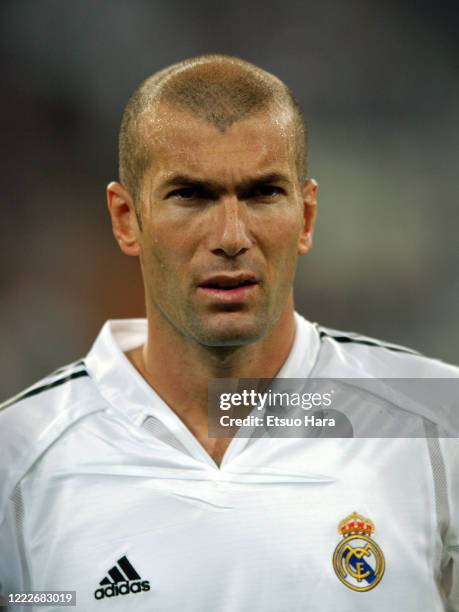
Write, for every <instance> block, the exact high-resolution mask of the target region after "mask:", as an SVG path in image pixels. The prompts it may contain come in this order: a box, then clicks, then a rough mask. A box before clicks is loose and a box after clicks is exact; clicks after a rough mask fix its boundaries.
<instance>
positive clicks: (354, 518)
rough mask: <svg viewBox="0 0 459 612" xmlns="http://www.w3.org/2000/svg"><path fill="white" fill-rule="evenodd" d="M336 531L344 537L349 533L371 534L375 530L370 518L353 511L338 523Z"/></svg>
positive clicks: (349, 534)
mask: <svg viewBox="0 0 459 612" xmlns="http://www.w3.org/2000/svg"><path fill="white" fill-rule="evenodd" d="M338 531H339V533H341V534H342V535H343V536H344V537H347V536H351V535H365V536H371V534H372V533H374V531H375V526H374V523H373V521H370V519H367V518H365V517H363V516H362V515H361V514H358V513H357V512H353V513H352V514H350V515H349V516H346V518H345V519H343V520H342V521H341V522H340V523H339V525H338Z"/></svg>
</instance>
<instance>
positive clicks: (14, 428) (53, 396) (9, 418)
mask: <svg viewBox="0 0 459 612" xmlns="http://www.w3.org/2000/svg"><path fill="white" fill-rule="evenodd" d="M101 403H102V400H101V398H100V395H99V394H98V392H97V389H96V387H95V385H94V383H93V382H92V380H91V378H90V377H89V374H88V371H87V369H86V366H85V363H84V361H78V362H75V363H73V364H70V365H68V366H65V367H63V368H60V369H58V370H56V371H55V372H53V373H52V374H50V375H48V376H46V377H45V378H43V379H41V380H40V381H38V382H37V383H35V384H34V385H32V386H31V387H29V388H27V389H26V390H24V391H23V392H21V393H19V394H18V395H16V396H14V397H12V398H11V399H9V400H7V401H6V402H4V403H3V404H0V523H1V520H2V511H3V509H4V505H5V503H6V499H7V498H8V495H9V494H10V492H11V490H12V488H13V487H14V486H15V485H16V484H17V482H18V481H19V480H20V479H21V478H22V477H23V475H24V474H25V473H26V472H27V471H28V469H29V468H30V467H31V465H32V464H33V463H34V462H35V461H36V460H37V459H38V457H40V456H41V455H42V454H43V453H44V452H45V451H46V449H47V448H48V447H49V446H50V445H51V444H52V443H53V442H54V441H55V440H56V439H57V438H58V437H59V436H60V435H62V433H63V432H64V431H65V430H66V429H68V428H69V427H71V426H72V425H73V424H74V423H75V422H76V421H78V420H79V419H81V418H83V417H84V416H86V415H87V414H90V413H91V412H94V411H96V410H100V409H101Z"/></svg>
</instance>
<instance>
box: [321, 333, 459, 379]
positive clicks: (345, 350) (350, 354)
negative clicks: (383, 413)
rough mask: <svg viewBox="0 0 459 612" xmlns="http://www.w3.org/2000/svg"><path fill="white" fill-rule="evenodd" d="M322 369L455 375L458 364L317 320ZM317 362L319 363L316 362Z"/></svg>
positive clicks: (396, 374) (382, 374) (402, 375)
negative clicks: (341, 329) (318, 323)
mask: <svg viewBox="0 0 459 612" xmlns="http://www.w3.org/2000/svg"><path fill="white" fill-rule="evenodd" d="M316 330H317V332H318V335H319V338H320V358H319V364H320V367H321V369H326V370H327V371H330V370H335V374H332V373H329V374H327V375H328V376H346V377H347V376H355V377H375V378H458V377H459V367H457V366H454V365H451V364H448V363H445V362H443V361H441V360H439V359H433V358H431V357H427V356H425V355H422V354H421V353H419V352H417V351H415V350H413V349H410V348H408V347H405V346H401V345H398V344H393V343H390V342H384V341H383V340H379V339H376V338H372V337H370V336H364V335H362V334H358V333H355V332H348V331H340V330H337V329H332V328H330V327H324V326H321V325H317V324H316ZM319 364H318V365H319Z"/></svg>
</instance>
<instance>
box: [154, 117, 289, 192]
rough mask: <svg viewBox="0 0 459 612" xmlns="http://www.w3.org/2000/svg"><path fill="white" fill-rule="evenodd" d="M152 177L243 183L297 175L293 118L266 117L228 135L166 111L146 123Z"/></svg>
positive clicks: (228, 131) (230, 129)
mask: <svg viewBox="0 0 459 612" xmlns="http://www.w3.org/2000/svg"><path fill="white" fill-rule="evenodd" d="M144 126H145V129H144V138H145V143H144V144H145V145H146V147H147V150H149V152H150V158H151V165H150V170H149V174H150V176H151V175H152V176H153V177H154V178H155V179H157V180H158V181H160V180H162V179H164V180H167V178H168V176H169V175H171V174H174V173H184V174H186V173H189V174H191V175H193V176H195V177H197V178H208V179H210V178H215V179H218V180H228V181H231V180H241V179H243V178H244V177H247V178H248V177H250V176H253V175H256V174H260V173H265V172H283V173H284V174H287V175H289V174H290V173H292V180H293V173H295V152H294V138H293V128H292V121H291V118H290V116H289V114H288V112H283V113H282V112H279V113H275V112H272V111H271V112H263V113H259V114H257V115H253V116H251V117H248V118H246V119H242V120H240V121H237V122H235V123H233V124H232V125H231V126H230V127H228V128H227V129H226V130H224V131H222V130H220V129H219V128H217V127H216V126H214V125H213V124H211V123H209V122H207V121H205V120H203V119H200V118H198V117H196V116H194V115H192V114H191V113H189V112H186V111H182V110H177V109H174V108H171V107H165V108H162V109H160V110H158V111H157V112H155V113H154V115H153V114H152V115H151V116H150V117H147V118H146V121H145V123H144Z"/></svg>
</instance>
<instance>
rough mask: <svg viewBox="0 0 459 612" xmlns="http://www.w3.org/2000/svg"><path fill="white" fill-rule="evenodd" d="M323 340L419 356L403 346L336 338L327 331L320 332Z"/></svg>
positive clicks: (350, 338)
mask: <svg viewBox="0 0 459 612" xmlns="http://www.w3.org/2000/svg"><path fill="white" fill-rule="evenodd" d="M320 337H321V338H324V337H326V338H332V339H333V340H336V342H340V343H342V344H348V343H354V344H364V345H366V346H378V347H379V348H385V349H387V350H389V351H395V352H396V353H407V354H409V355H419V354H420V353H418V352H417V351H413V350H411V349H409V348H405V347H403V346H397V345H394V344H385V343H384V342H378V341H377V340H366V339H363V338H358V337H356V338H352V337H351V336H344V335H342V336H334V335H333V334H328V333H327V332H325V331H321V332H320Z"/></svg>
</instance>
